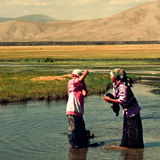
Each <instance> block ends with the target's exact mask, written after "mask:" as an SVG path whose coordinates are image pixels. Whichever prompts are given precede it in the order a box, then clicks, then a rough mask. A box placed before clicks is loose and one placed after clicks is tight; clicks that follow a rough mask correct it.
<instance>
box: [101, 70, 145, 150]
mask: <svg viewBox="0 0 160 160" xmlns="http://www.w3.org/2000/svg"><path fill="white" fill-rule="evenodd" d="M110 75H111V76H110V78H111V80H112V82H113V97H114V98H110V96H106V95H105V96H104V98H103V99H104V101H105V102H106V101H107V102H110V103H115V104H120V105H121V106H122V108H123V116H124V121H123V135H122V140H121V144H120V147H127V148H143V147H144V143H143V129H142V123H141V117H140V110H141V108H140V106H139V104H138V102H137V100H136V98H135V96H134V94H133V92H132V90H131V87H132V83H134V82H133V80H132V79H131V78H129V77H127V76H126V72H125V71H124V70H123V69H113V70H112V71H111V72H110Z"/></svg>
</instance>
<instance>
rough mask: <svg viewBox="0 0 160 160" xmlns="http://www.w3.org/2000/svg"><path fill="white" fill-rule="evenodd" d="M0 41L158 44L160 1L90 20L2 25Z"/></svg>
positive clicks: (6, 23) (18, 22)
mask: <svg viewBox="0 0 160 160" xmlns="http://www.w3.org/2000/svg"><path fill="white" fill-rule="evenodd" d="M0 41H1V42H4V41H10V42H14V41H15V42H20V41H21V42H27V41H29V42H31V41H160V0H157V1H152V2H148V3H145V4H143V5H140V6H137V7H134V8H132V9H129V10H126V11H124V12H121V13H119V14H116V15H113V16H111V17H107V18H100V19H93V20H81V21H80V20H79V21H52V22H47V23H41V22H35V21H21V20H14V21H7V22H3V23H0Z"/></svg>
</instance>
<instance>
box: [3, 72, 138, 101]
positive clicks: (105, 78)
mask: <svg viewBox="0 0 160 160" xmlns="http://www.w3.org/2000/svg"><path fill="white" fill-rule="evenodd" d="M66 74H68V73H64V72H49V71H48V72H45V73H44V72H36V73H35V72H33V73H30V72H26V73H24V72H23V73H22V72H18V73H11V72H10V73H1V75H0V84H1V86H0V102H2V103H3V102H11V101H25V100H42V99H46V100H50V99H62V98H67V84H68V81H69V79H71V77H70V76H67V77H64V75H66ZM48 76H52V77H53V78H54V77H61V78H62V77H63V79H62V80H61V79H52V80H44V79H42V80H39V79H40V77H48ZM131 76H133V75H131ZM34 78H37V79H38V80H36V81H34V80H33V79H34ZM133 78H134V79H135V78H139V77H135V76H134V77H133ZM85 81H86V84H87V86H88V90H89V94H93V93H94V94H95V93H102V92H105V91H106V90H107V88H109V86H110V85H111V81H110V78H109V74H107V73H90V74H89V75H88V76H87V77H86V80H85Z"/></svg>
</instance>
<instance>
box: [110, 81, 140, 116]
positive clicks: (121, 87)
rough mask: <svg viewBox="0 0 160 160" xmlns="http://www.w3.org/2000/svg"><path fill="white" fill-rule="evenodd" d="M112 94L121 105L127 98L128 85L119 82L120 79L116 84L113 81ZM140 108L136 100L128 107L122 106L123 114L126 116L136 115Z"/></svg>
mask: <svg viewBox="0 0 160 160" xmlns="http://www.w3.org/2000/svg"><path fill="white" fill-rule="evenodd" d="M113 96H114V97H115V98H117V99H118V101H119V102H120V104H121V105H122V106H123V104H125V103H126V101H127V98H128V87H127V86H126V85H125V84H123V83H121V81H119V82H118V83H117V84H116V83H113ZM140 110H141V108H140V106H139V104H138V102H136V103H134V104H133V105H132V106H130V107H129V108H124V107H123V115H124V117H126V118H129V117H133V116H135V115H137V114H138V113H139V111H140Z"/></svg>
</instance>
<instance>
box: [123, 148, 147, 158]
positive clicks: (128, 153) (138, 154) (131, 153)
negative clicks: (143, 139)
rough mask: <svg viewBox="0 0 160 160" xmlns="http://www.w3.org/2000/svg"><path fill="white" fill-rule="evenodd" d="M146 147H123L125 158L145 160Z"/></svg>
mask: <svg viewBox="0 0 160 160" xmlns="http://www.w3.org/2000/svg"><path fill="white" fill-rule="evenodd" d="M143 152H144V149H142V148H141V149H122V150H121V154H122V157H123V160H143Z"/></svg>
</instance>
